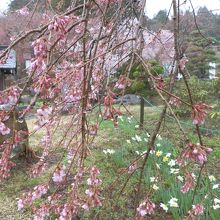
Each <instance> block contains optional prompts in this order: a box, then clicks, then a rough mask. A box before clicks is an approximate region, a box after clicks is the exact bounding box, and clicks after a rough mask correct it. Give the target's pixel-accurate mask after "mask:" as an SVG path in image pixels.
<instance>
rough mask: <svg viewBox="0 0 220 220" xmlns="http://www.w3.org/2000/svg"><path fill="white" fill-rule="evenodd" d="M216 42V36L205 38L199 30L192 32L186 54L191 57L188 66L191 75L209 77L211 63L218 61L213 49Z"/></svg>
mask: <svg viewBox="0 0 220 220" xmlns="http://www.w3.org/2000/svg"><path fill="white" fill-rule="evenodd" d="M216 43H217V41H216V40H215V39H214V38H212V37H207V38H204V36H202V35H201V34H200V32H198V31H193V32H192V33H191V34H190V36H189V40H188V48H187V50H186V55H187V57H188V59H189V62H188V64H187V68H188V70H189V73H190V74H191V75H196V76H197V77H199V78H207V77H208V72H209V69H210V67H209V63H210V62H216V61H217V57H216V54H215V51H214V49H213V48H214V45H216Z"/></svg>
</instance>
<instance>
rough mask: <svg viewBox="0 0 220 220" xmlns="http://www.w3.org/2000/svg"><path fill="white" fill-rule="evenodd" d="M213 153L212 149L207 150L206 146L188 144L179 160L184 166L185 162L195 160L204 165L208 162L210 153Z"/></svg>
mask: <svg viewBox="0 0 220 220" xmlns="http://www.w3.org/2000/svg"><path fill="white" fill-rule="evenodd" d="M210 152H212V149H211V148H207V147H205V146H201V145H200V144H192V143H189V144H187V145H186V146H185V147H184V148H183V151H182V153H181V155H180V156H179V157H178V158H177V160H178V161H179V162H180V164H182V162H183V160H184V159H185V160H193V161H196V162H199V163H200V164H203V163H204V162H206V161H207V155H208V153H210Z"/></svg>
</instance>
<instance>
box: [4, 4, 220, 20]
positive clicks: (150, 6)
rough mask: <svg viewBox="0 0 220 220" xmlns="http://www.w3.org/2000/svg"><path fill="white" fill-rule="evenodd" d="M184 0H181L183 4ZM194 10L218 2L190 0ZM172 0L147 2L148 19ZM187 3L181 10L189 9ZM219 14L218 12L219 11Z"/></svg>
mask: <svg viewBox="0 0 220 220" xmlns="http://www.w3.org/2000/svg"><path fill="white" fill-rule="evenodd" d="M183 1H184V0H181V2H183ZM191 1H192V3H193V5H194V7H195V9H197V8H198V7H199V6H206V7H207V8H208V9H210V10H215V9H220V0H191ZM9 2H10V0H0V11H4V10H6V9H7V5H8V3H9ZM171 2H172V0H147V5H146V11H147V14H148V16H149V17H153V16H154V15H155V14H157V12H158V11H159V10H162V9H167V10H168V9H169V7H170V4H171ZM189 6H190V4H189V3H187V4H186V5H184V6H183V7H182V9H187V8H189ZM219 12H220V11H219Z"/></svg>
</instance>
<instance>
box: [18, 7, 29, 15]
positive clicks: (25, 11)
mask: <svg viewBox="0 0 220 220" xmlns="http://www.w3.org/2000/svg"><path fill="white" fill-rule="evenodd" d="M17 13H19V14H21V15H23V16H28V15H29V14H30V11H29V9H28V7H26V6H25V7H23V8H21V9H19V10H17Z"/></svg>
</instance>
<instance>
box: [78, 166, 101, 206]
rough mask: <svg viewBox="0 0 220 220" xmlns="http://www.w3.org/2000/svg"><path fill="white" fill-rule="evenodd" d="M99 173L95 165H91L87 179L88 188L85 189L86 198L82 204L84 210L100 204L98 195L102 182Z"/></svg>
mask: <svg viewBox="0 0 220 220" xmlns="http://www.w3.org/2000/svg"><path fill="white" fill-rule="evenodd" d="M99 175H100V172H99V170H98V169H97V168H96V167H95V166H93V167H91V169H90V177H89V178H88V179H87V185H88V189H86V191H85V193H86V195H87V199H86V202H85V203H84V204H83V205H82V208H83V209H85V210H88V209H90V208H93V207H97V206H101V205H102V203H101V200H100V196H99V193H100V189H99V186H100V185H101V184H102V180H101V179H100V178H99Z"/></svg>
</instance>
